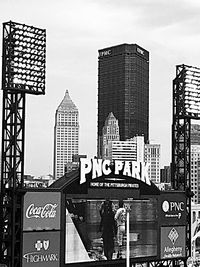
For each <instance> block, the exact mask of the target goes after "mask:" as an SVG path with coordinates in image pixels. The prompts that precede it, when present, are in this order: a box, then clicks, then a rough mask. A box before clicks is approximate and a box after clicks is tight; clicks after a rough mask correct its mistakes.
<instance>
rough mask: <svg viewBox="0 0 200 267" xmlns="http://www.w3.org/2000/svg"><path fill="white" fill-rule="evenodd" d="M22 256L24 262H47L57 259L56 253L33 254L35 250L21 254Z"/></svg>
mask: <svg viewBox="0 0 200 267" xmlns="http://www.w3.org/2000/svg"><path fill="white" fill-rule="evenodd" d="M23 258H24V259H25V260H26V262H27V263H28V262H30V263H36V262H49V261H58V254H55V253H51V254H44V255H43V254H35V252H30V253H27V254H24V255H23Z"/></svg>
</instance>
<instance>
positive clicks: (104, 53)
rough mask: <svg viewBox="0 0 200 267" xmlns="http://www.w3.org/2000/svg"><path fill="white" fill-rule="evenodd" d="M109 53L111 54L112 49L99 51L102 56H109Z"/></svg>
mask: <svg viewBox="0 0 200 267" xmlns="http://www.w3.org/2000/svg"><path fill="white" fill-rule="evenodd" d="M109 55H111V49H109V50H104V51H101V52H99V56H100V57H104V56H109Z"/></svg>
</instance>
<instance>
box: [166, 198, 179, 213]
mask: <svg viewBox="0 0 200 267" xmlns="http://www.w3.org/2000/svg"><path fill="white" fill-rule="evenodd" d="M162 209H163V211H164V212H170V211H184V202H183V201H181V202H177V201H170V202H168V201H167V200H165V201H164V202H163V204H162Z"/></svg>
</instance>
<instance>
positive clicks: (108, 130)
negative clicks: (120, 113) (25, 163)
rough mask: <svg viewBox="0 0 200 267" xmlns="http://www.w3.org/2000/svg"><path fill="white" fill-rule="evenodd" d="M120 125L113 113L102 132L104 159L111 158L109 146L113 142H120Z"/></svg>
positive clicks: (110, 114)
mask: <svg viewBox="0 0 200 267" xmlns="http://www.w3.org/2000/svg"><path fill="white" fill-rule="evenodd" d="M119 140H120V136H119V124H118V120H117V119H116V118H115V116H114V114H113V113H112V112H110V113H109V115H108V117H107V118H106V121H105V125H104V127H103V130H102V143H103V144H102V158H103V159H108V158H109V155H108V153H109V144H110V142H112V141H119Z"/></svg>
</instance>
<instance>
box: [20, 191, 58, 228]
mask: <svg viewBox="0 0 200 267" xmlns="http://www.w3.org/2000/svg"><path fill="white" fill-rule="evenodd" d="M23 229H24V231H32V230H52V229H56V230H59V229H60V193H59V192H27V193H26V194H25V196H24V226H23Z"/></svg>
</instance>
